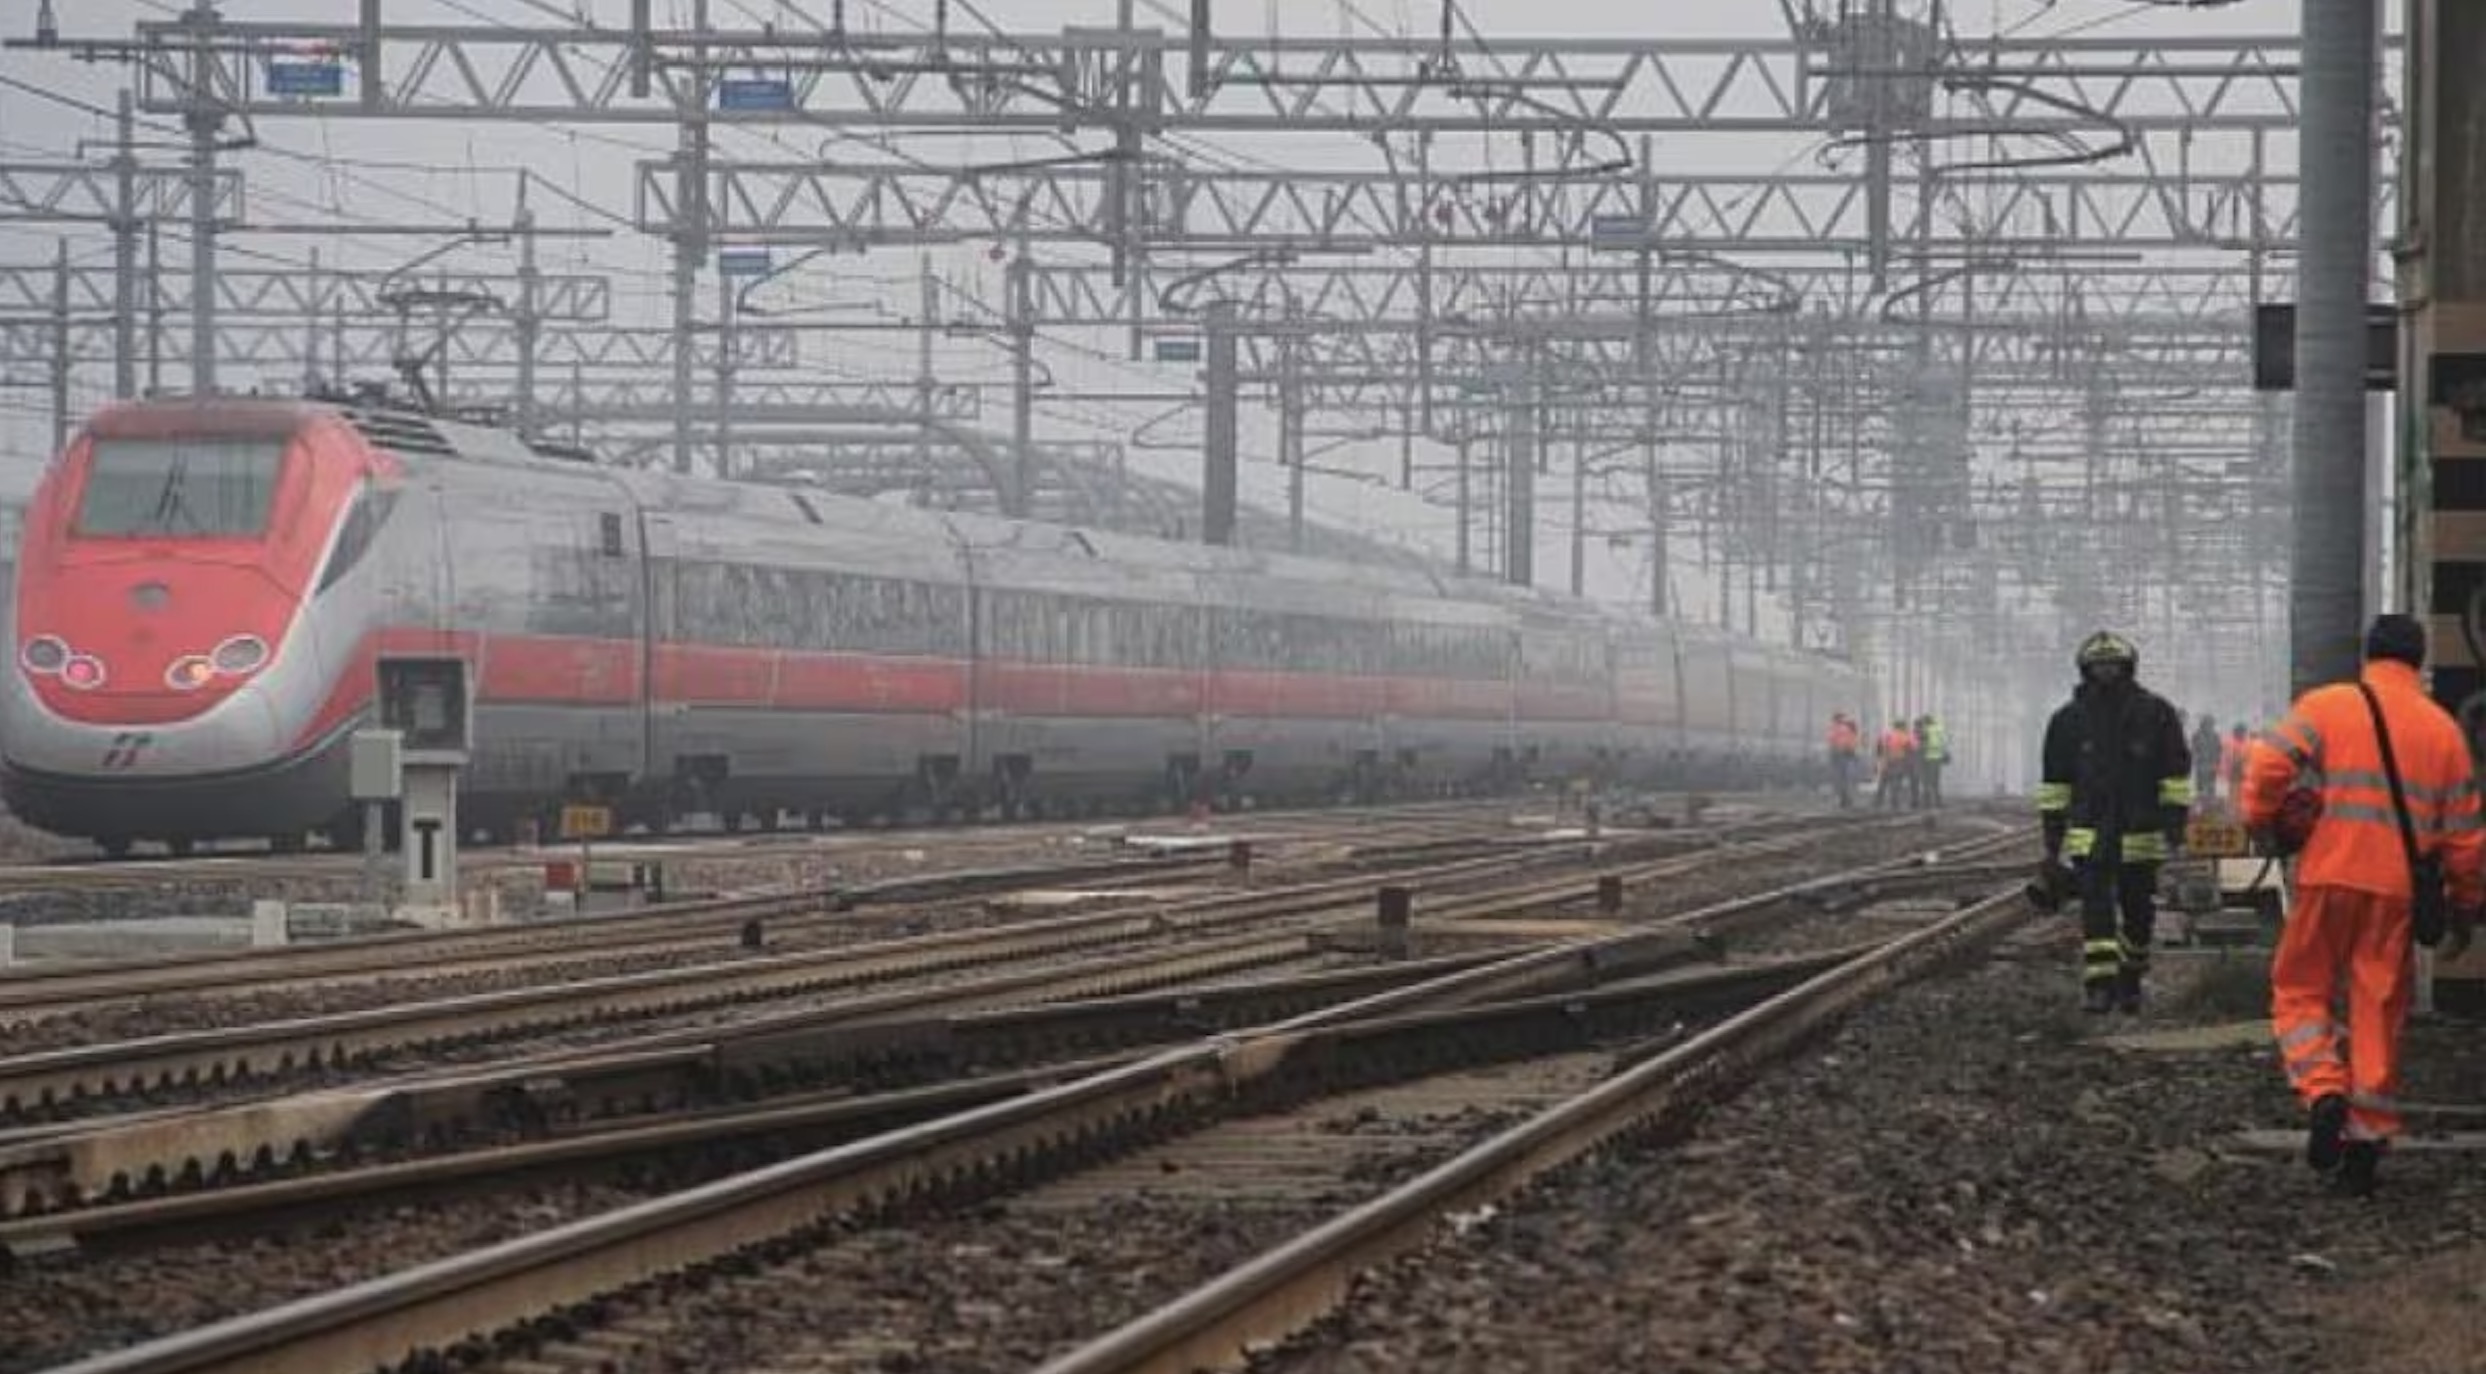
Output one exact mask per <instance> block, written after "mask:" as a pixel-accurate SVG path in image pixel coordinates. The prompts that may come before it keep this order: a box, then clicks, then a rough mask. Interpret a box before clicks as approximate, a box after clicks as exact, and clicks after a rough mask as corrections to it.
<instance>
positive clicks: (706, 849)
mask: <svg viewBox="0 0 2486 1374" xmlns="http://www.w3.org/2000/svg"><path fill="white" fill-rule="evenodd" d="M1757 799H1758V800H1761V801H1763V802H1764V803H1765V804H1766V802H1767V801H1768V800H1769V799H1768V798H1766V797H1760V798H1757ZM1720 800H1721V801H1722V802H1724V803H1726V804H1728V805H1733V804H1736V802H1737V800H1738V799H1737V797H1736V796H1735V795H1734V794H1729V795H1728V796H1726V797H1722V798H1721V799H1720ZM1513 805H1514V799H1513V798H1509V797H1495V798H1488V799H1483V800H1460V801H1444V802H1419V803H1409V804H1405V805H1400V806H1388V807H1361V808H1338V807H1327V808H1309V809H1300V810H1298V809H1288V810H1277V811H1254V812H1242V813H1228V814H1224V815H1220V816H1219V817H1218V818H1217V823H1218V826H1219V828H1220V829H1223V830H1234V831H1239V832H1250V833H1252V834H1255V835H1258V836H1266V837H1270V838H1280V839H1298V840H1299V839H1305V838H1315V837H1318V836H1320V835H1322V834H1324V833H1327V832H1330V831H1332V830H1336V831H1338V832H1342V833H1352V834H1355V835H1357V836H1359V837H1361V838H1366V839H1381V838H1405V839H1411V840H1412V839H1416V838H1420V837H1422V836H1424V835H1426V834H1442V835H1449V834H1453V833H1457V832H1459V831H1462V830H1472V829H1483V828H1490V821H1491V820H1494V819H1502V818H1506V817H1507V816H1508V814H1509V812H1510V811H1511V809H1512V807H1513ZM1180 824H1181V822H1180V821H1178V820H1176V819H1175V818H1170V817H1159V818H1153V819H1149V818H1142V819H1134V820H1129V821H1120V822H1100V821H1077V822H1072V821H1038V822H1020V823H1011V824H1006V825H989V826H971V827H964V828H959V827H948V828H930V829H896V830H865V831H827V832H794V831H786V832H769V833H763V834H754V835H728V834H695V835H685V834H676V835H632V836H628V837H625V838H619V839H614V840H609V841H605V842H603V843H602V844H600V845H599V846H598V848H599V850H603V851H609V852H612V853H617V854H628V855H631V856H633V857H654V858H661V859H665V860H667V861H677V862H699V861H708V862H718V863H728V864H731V863H746V862H747V863H763V862H771V861H776V860H783V859H788V858H802V857H816V858H820V859H823V860H837V859H852V858H859V857H864V856H870V855H885V854H896V853H902V852H905V851H909V850H921V849H938V850H941V851H944V852H945V853H956V852H958V851H960V850H971V851H980V850H1012V849H1021V848H1024V847H1025V846H1027V845H1029V844H1043V843H1046V842H1049V841H1067V840H1071V839H1073V838H1078V839H1086V838H1089V837H1091V836H1097V835H1106V836H1110V835H1112V834H1113V832H1115V831H1117V830H1122V831H1128V830H1138V831H1140V832H1142V833H1146V832H1147V831H1148V830H1149V829H1151V828H1152V827H1155V826H1165V827H1169V828H1171V827H1176V826H1179V825H1180ZM576 853H577V850H576V847H575V846H570V845H551V846H536V847H531V848H529V847H518V846H494V847H474V848H468V849H465V850H463V851H462V852H461V855H460V862H461V864H462V865H463V866H464V867H465V868H466V869H467V871H468V872H469V873H470V874H471V875H473V876H476V877H479V878H480V877H492V876H497V875H504V874H507V873H511V872H515V871H524V870H528V869H533V868H538V867H540V866H542V865H543V864H544V863H545V862H547V861H550V860H559V859H566V858H570V857H573V856H575V854H576ZM362 863H363V857H362V855H361V854H360V853H358V852H339V851H322V852H317V853H309V854H281V853H275V852H272V851H266V850H243V851H237V852H231V853H213V854H194V855H187V856H178V857H176V856H170V855H164V856H148V857H140V858H126V859H112V858H105V857H101V856H85V855H80V856H73V857H63V858H58V859H52V860H43V861H35V862H22V863H8V864H0V897H7V896H16V895H23V894H30V893H41V892H58V891H109V890H113V889H121V888H144V887H160V886H166V885H175V884H198V885H212V884H222V883H236V884H241V883H271V882H284V881H292V880H322V879H334V880H337V881H339V882H350V881H353V880H355V879H357V878H358V877H359V875H360V873H361V869H362Z"/></svg>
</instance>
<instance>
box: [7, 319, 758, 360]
mask: <svg viewBox="0 0 2486 1374" xmlns="http://www.w3.org/2000/svg"><path fill="white" fill-rule="evenodd" d="M53 329H54V326H53V325H52V323H51V322H50V321H48V320H29V319H24V318H7V319H0V367H7V366H12V365H16V366H25V365H28V364H34V365H38V366H48V365H50V362H51V359H52V356H53ZM440 337H441V336H440V334H439V332H438V331H436V330H433V329H430V328H426V327H425V325H424V324H423V322H422V321H420V320H417V321H416V322H415V323H413V324H411V325H400V324H399V323H398V322H397V321H395V320H384V321H373V320H348V321H346V322H345V327H344V329H343V330H342V331H340V330H338V329H337V328H336V326H335V325H334V324H333V323H329V322H320V321H301V322H297V323H295V324H294V325H292V326H291V327H289V328H288V327H280V326H277V325H272V324H257V323H249V322H242V323H233V324H227V323H224V322H221V321H219V322H218V324H217V325H216V350H217V356H218V357H219V358H220V359H221V360H223V361H226V362H230V363H233V364H235V365H237V366H241V367H274V366H279V365H282V366H285V367H288V368H290V369H292V370H293V371H294V372H295V373H296V374H299V373H300V372H301V371H302V370H304V369H305V368H306V367H309V366H312V365H318V366H334V365H335V364H336V363H337V362H338V361H339V360H340V355H341V356H342V362H343V365H344V366H346V367H348V368H367V369H385V368H388V367H390V366H391V365H392V364H393V363H394V362H395V360H396V359H397V357H398V356H399V355H400V353H401V352H404V351H407V350H412V351H415V352H420V351H422V350H424V349H427V348H429V347H430V346H431V345H432V344H433V343H434V342H435V341H437V340H438V339H439V338H440ZM801 337H802V335H801V332H800V331H798V330H794V329H788V328H783V327H777V326H752V327H750V328H746V329H737V330H736V331H735V356H736V360H737V366H739V367H743V368H752V369H780V370H782V369H786V368H792V367H796V366H799V365H800V363H801V361H802V353H801V346H800V340H801ZM447 339H448V348H447V353H448V362H449V366H450V368H451V369H452V371H455V370H457V369H462V368H476V367H481V368H508V367H514V366H515V365H516V364H517V361H518V331H517V330H516V329H514V328H512V327H511V326H510V325H509V322H508V321H506V320H502V319H498V318H495V317H490V316H484V317H479V318H476V319H471V320H467V321H464V322H462V323H459V324H457V325H456V326H455V327H453V328H452V329H450V330H449V331H448V334H447ZM112 341H113V331H112V327H111V325H110V323H109V322H108V321H107V322H96V321H93V320H78V321H75V322H73V323H72V324H71V325H70V328H69V356H70V358H71V360H72V361H73V362H99V361H109V360H110V359H111V357H112ZM156 347H157V348H158V349H159V350H160V356H161V357H163V358H165V359H167V360H173V361H178V360H186V359H187V358H188V357H189V349H190V339H189V333H188V331H187V330H184V329H166V330H163V331H161V332H160V333H159V334H158V335H157V337H156ZM673 350H674V335H673V332H672V331H671V330H665V329H598V328H592V327H590V328H566V329H565V328H548V329H546V330H544V331H543V332H542V335H541V337H540V338H539V339H538V340H537V343H536V352H535V364H536V366H537V367H539V368H562V367H585V368H597V369H605V368H628V369H633V370H637V369H650V370H653V369H657V368H664V367H670V366H671V365H672V359H673ZM691 352H692V355H693V357H694V358H695V359H696V360H697V361H698V363H699V365H701V366H703V367H713V366H715V363H716V357H717V346H716V336H715V335H714V334H701V335H696V336H694V337H693V339H692V344H691Z"/></svg>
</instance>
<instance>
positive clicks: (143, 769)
mask: <svg viewBox="0 0 2486 1374" xmlns="http://www.w3.org/2000/svg"><path fill="white" fill-rule="evenodd" d="M49 583H50V585H49V588H48V594H47V596H46V598H45V599H44V600H43V601H41V602H39V603H36V604H34V605H31V606H30V605H26V604H24V603H21V605H20V608H19V610H20V620H19V623H18V625H17V626H16V627H15V633H16V640H15V643H14V644H12V645H11V658H12V660H13V661H12V662H10V663H9V664H8V665H7V667H6V669H5V670H0V681H5V684H6V690H5V691H0V740H5V741H6V746H5V748H6V758H7V779H6V783H5V791H6V794H7V797H8V799H9V802H10V805H11V806H12V808H13V809H15V810H17V811H19V812H20V814H22V815H23V816H24V818H25V819H26V820H28V821H30V822H32V823H33V824H36V825H40V826H43V827H45V828H47V829H53V830H58V831H63V832H66V833H72V834H89V835H111V834H124V835H133V836H139V837H148V836H179V835H199V836H206V835H212V834H216V833H243V832H245V831H248V830H254V829H256V827H257V823H258V822H259V821H260V819H261V817H260V816H259V815H257V814H251V813H256V812H260V811H263V810H267V809H269V808H270V806H271V802H270V797H269V793H268V789H267V788H266V786H265V785H264V784H265V780H266V779H268V778H270V777H273V776H277V775H280V774H289V773H295V772H299V771H300V765H301V764H302V762H303V760H301V759H300V758H298V757H296V754H297V751H298V750H299V748H300V743H301V742H300V741H298V740H296V739H295V737H294V736H295V734H296V732H297V731H298V728H299V724H300V722H299V720H298V719H296V718H297V717H299V716H301V715H302V710H301V706H300V703H299V702H298V701H296V700H295V698H298V697H300V696H302V695H303V690H307V687H306V686H305V684H308V683H311V682H315V681H316V680H317V676H318V673H317V664H316V663H315V662H312V661H311V660H312V659H315V658H316V654H315V653H313V652H309V651H307V650H306V651H303V652H282V650H284V649H286V648H287V647H289V646H286V645H285V643H284V630H283V629H282V628H281V627H282V626H283V624H284V621H285V619H286V618H288V617H289V616H290V612H291V607H290V605H289V604H287V601H286V598H285V597H284V596H283V594H282V593H281V592H279V591H277V590H276V589H274V588H272V587H271V586H270V585H269V584H268V582H267V579H266V578H265V577H264V576H263V575H262V574H261V573H259V571H258V570H257V569H255V568H252V567H249V566H246V565H244V566H217V565H214V564H195V563H194V564H190V565H187V566H179V567H166V566H165V565H164V564H162V563H160V562H157V563H152V564H150V563H143V562H137V561H133V562H131V563H128V564H120V563H104V564H100V565H92V566H84V567H74V568H55V569H53V570H52V571H51V574H50V578H49ZM63 607H78V608H84V613H61V610H60V608H63ZM297 679H299V680H300V681H299V682H297ZM297 687H301V688H303V690H294V689H295V688H297ZM320 790H322V791H324V790H325V789H324V787H323V788H322V789H320ZM274 809H278V810H285V811H288V812H290V811H292V810H306V811H308V810H314V809H316V810H324V809H328V808H326V807H324V806H317V807H315V806H313V805H312V804H311V803H308V802H306V803H305V804H304V805H303V806H301V807H291V806H283V805H277V806H276V807H275V808H274ZM267 819H269V820H283V821H287V822H291V821H295V820H296V819H297V818H296V817H294V816H292V815H290V814H288V815H286V816H284V817H274V816H270V817H267ZM318 819H319V818H318V817H317V816H313V817H312V818H311V819H308V820H301V821H300V822H299V823H300V824H301V825H303V826H310V825H315V824H317V823H318Z"/></svg>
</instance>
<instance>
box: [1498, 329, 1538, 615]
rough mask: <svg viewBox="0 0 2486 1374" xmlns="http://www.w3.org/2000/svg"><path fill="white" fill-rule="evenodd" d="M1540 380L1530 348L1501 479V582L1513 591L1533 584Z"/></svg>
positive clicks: (1534, 575)
mask: <svg viewBox="0 0 2486 1374" xmlns="http://www.w3.org/2000/svg"><path fill="white" fill-rule="evenodd" d="M1543 380H1544V379H1543V376H1542V375H1541V374H1540V372H1539V371H1538V354H1537V351H1536V347H1535V345H1533V344H1531V345H1529V348H1528V361H1527V363H1526V364H1525V370H1524V376H1523V380H1522V381H1521V382H1520V384H1519V404H1518V405H1517V406H1516V407H1514V408H1513V409H1512V412H1511V441H1510V455H1509V460H1508V462H1507V464H1506V468H1505V472H1504V475H1503V482H1504V484H1505V485H1504V487H1503V518H1502V524H1503V531H1502V580H1503V581H1505V582H1508V583H1510V584H1511V585H1512V586H1515V587H1525V586H1530V585H1532V584H1533V583H1535V581H1536V453H1537V433H1538V430H1537V425H1538V423H1539V420H1540V418H1541V417H1540V416H1539V414H1538V411H1537V403H1538V399H1539V389H1540V386H1541V384H1542V382H1543Z"/></svg>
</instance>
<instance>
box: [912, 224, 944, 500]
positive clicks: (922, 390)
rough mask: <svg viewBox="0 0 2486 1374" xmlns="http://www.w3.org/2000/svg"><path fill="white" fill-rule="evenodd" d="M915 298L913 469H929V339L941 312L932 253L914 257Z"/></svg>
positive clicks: (932, 385)
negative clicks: (918, 322)
mask: <svg viewBox="0 0 2486 1374" xmlns="http://www.w3.org/2000/svg"><path fill="white" fill-rule="evenodd" d="M915 276H916V299H917V301H918V303H919V308H920V309H921V310H922V311H923V319H922V321H921V324H922V328H920V329H918V330H917V331H916V333H915V470H916V471H917V472H918V473H929V472H931V471H932V397H933V391H934V387H935V385H936V383H935V381H934V379H933V375H932V342H933V332H934V330H935V328H936V325H935V323H934V319H933V317H934V316H936V315H938V314H940V312H941V299H940V294H939V293H938V292H937V291H936V290H935V289H934V285H933V279H932V255H931V254H930V253H924V254H920V255H918V256H917V258H916V260H915Z"/></svg>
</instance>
